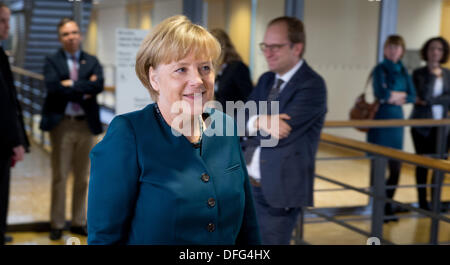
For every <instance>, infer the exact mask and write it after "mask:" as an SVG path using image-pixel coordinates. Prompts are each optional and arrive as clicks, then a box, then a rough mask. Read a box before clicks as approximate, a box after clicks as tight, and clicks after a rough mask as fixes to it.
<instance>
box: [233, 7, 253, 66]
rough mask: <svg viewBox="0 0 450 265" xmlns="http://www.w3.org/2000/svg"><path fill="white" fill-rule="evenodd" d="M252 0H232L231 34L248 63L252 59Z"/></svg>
mask: <svg viewBox="0 0 450 265" xmlns="http://www.w3.org/2000/svg"><path fill="white" fill-rule="evenodd" d="M251 10H252V3H251V0H230V28H229V31H228V33H229V35H230V38H231V41H232V42H233V43H234V45H235V47H236V50H237V51H238V53H239V54H240V55H241V56H242V60H243V61H244V62H245V63H246V64H248V63H249V59H250V23H251Z"/></svg>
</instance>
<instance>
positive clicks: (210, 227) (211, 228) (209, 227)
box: [207, 223, 216, 232]
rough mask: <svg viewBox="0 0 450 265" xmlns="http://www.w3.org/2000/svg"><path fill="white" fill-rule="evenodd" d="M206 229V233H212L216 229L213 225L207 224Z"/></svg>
mask: <svg viewBox="0 0 450 265" xmlns="http://www.w3.org/2000/svg"><path fill="white" fill-rule="evenodd" d="M207 229H208V232H214V230H215V229H216V226H215V225H214V224H213V223H209V224H208V227H207Z"/></svg>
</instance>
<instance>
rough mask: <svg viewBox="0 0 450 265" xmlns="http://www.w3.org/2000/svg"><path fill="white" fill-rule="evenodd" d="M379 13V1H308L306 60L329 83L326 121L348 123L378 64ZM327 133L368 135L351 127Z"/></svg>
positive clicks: (327, 130) (363, 137)
mask: <svg viewBox="0 0 450 265" xmlns="http://www.w3.org/2000/svg"><path fill="white" fill-rule="evenodd" d="M379 10H380V3H379V2H369V1H359V0H339V1H335V0H305V15H304V22H305V31H306V53H305V59H306V61H307V62H308V64H309V65H310V66H312V67H313V68H314V69H315V70H316V71H317V72H318V73H319V74H320V75H321V76H322V77H323V78H324V79H325V82H326V84H327V89H328V113H327V117H326V119H327V120H347V119H348V112H349V110H350V108H351V106H352V105H353V102H354V100H355V98H356V97H357V96H358V95H359V94H361V93H362V92H363V89H364V85H365V82H366V80H367V76H368V75H369V73H370V71H371V69H372V67H373V66H374V65H375V64H376V51H377V39H378V37H377V34H378V14H379ZM368 94H369V95H370V97H369V100H371V96H372V93H368ZM325 131H326V132H330V133H333V134H336V135H342V136H347V137H351V138H355V139H359V140H365V134H363V133H360V132H357V131H356V130H354V129H350V128H349V129H326V130H325Z"/></svg>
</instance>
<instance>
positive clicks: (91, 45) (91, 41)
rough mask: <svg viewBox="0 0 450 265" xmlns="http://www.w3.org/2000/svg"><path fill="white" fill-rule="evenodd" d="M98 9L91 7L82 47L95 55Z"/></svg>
mask: <svg viewBox="0 0 450 265" xmlns="http://www.w3.org/2000/svg"><path fill="white" fill-rule="evenodd" d="M97 36H98V10H97V9H96V8H93V9H92V11H91V19H90V21H89V25H88V28H87V30H86V34H85V35H84V39H83V49H84V50H85V51H86V52H87V53H90V54H93V55H97V43H98V41H97Z"/></svg>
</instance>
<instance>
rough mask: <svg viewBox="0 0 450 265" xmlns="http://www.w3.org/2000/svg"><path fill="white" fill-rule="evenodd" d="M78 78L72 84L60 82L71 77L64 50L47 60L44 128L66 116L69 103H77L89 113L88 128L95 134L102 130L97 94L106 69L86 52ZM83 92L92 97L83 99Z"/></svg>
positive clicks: (83, 54)
mask: <svg viewBox="0 0 450 265" xmlns="http://www.w3.org/2000/svg"><path fill="white" fill-rule="evenodd" d="M79 60H80V61H79V62H78V63H79V69H78V81H75V82H74V85H73V87H65V86H63V85H61V81H63V80H66V79H70V72H69V68H68V66H67V58H66V55H65V53H64V50H63V49H60V50H59V51H58V52H56V53H55V54H54V55H52V56H49V57H47V58H46V59H45V65H44V78H45V85H46V87H47V96H46V98H45V101H44V106H43V109H42V120H41V124H40V128H41V129H42V130H44V131H50V130H52V129H53V128H54V127H55V126H56V125H58V124H59V123H60V122H61V120H62V119H63V118H64V112H65V110H66V106H67V103H68V102H69V101H73V102H77V103H79V104H80V106H81V107H82V108H83V110H84V112H85V113H86V118H87V122H88V125H89V129H90V130H91V132H92V133H93V134H99V133H101V132H102V125H101V122H100V112H99V105H98V103H97V97H96V95H97V94H99V93H101V92H102V91H103V83H104V80H103V69H102V66H101V65H100V63H99V62H98V60H97V58H96V57H95V56H92V55H89V54H87V53H85V52H83V51H81V53H80V58H79ZM93 74H95V75H96V76H97V80H96V81H94V82H92V81H89V78H90V77H91V76H92V75H93ZM84 95H91V96H92V97H90V98H88V99H84V97H83V96H84Z"/></svg>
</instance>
